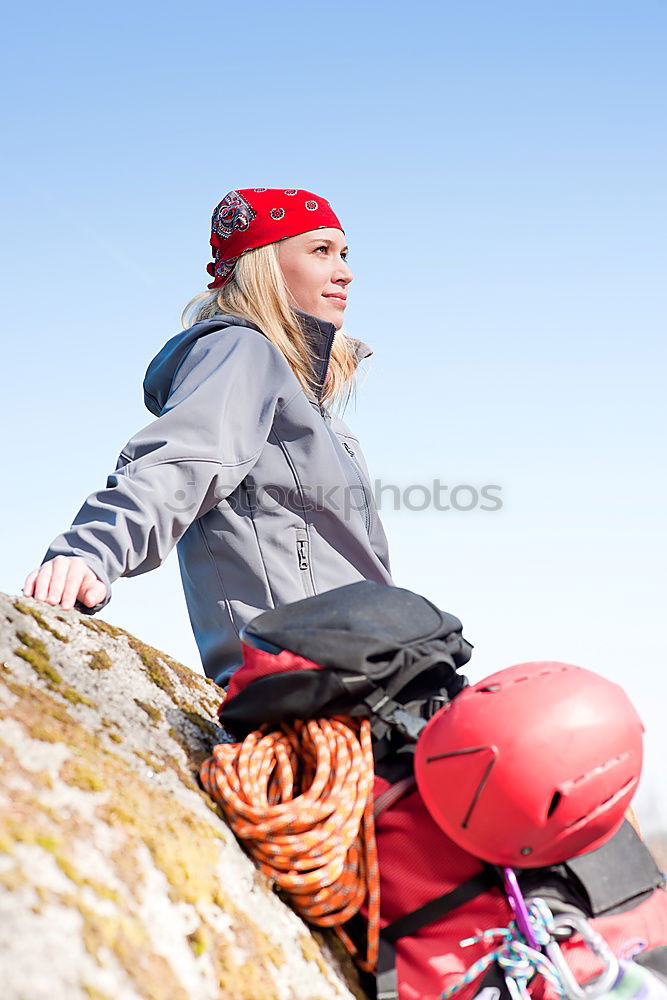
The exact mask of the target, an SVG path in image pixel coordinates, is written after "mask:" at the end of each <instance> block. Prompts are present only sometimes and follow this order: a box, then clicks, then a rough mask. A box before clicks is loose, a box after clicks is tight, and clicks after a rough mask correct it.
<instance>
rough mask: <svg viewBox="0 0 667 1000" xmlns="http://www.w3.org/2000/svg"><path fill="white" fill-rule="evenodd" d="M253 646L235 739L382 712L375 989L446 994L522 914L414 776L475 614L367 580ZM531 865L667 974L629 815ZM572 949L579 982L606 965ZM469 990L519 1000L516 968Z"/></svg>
mask: <svg viewBox="0 0 667 1000" xmlns="http://www.w3.org/2000/svg"><path fill="white" fill-rule="evenodd" d="M241 639H242V641H243V656H244V662H243V666H241V667H240V668H239V669H238V670H237V671H236V673H235V674H234V675H233V676H232V678H231V680H230V683H229V687H228V690H227V696H226V698H225V701H224V702H223V703H222V705H221V707H220V711H219V717H220V721H221V723H222V725H223V726H224V727H225V728H226V729H227V730H228V731H230V733H231V734H233V737H234V738H235V739H242V738H243V737H244V736H245V735H246V734H247V733H248V732H250V731H252V730H254V729H256V728H257V727H259V726H260V725H262V724H266V723H272V724H273V723H275V724H277V723H280V722H283V721H289V720H293V719H311V718H320V717H322V716H341V715H345V716H352V717H367V718H369V719H370V722H371V731H372V734H373V755H374V759H375V772H376V776H375V814H376V818H375V837H376V843H377V851H378V859H379V866H380V906H381V909H380V926H381V936H380V955H379V961H378V968H377V985H376V987H375V984H371V983H370V981H368V980H367V981H366V982H365V985H366V987H367V988H368V989H369V990H370V989H374V988H376V989H377V997H378V1000H436V998H439V997H440V995H441V993H442V991H443V989H447V988H450V987H452V986H454V985H456V984H459V983H461V981H462V979H463V977H464V974H465V973H466V970H468V969H469V968H470V967H471V966H472V965H473V963H475V962H476V961H477V960H480V959H483V958H484V957H485V956H488V955H489V954H490V953H491V952H492V951H493V949H494V947H495V946H496V945H495V943H494V942H493V941H492V940H485V941H480V942H477V943H476V944H473V945H470V946H467V947H462V945H461V941H463V940H465V939H469V938H471V937H474V936H476V935H478V934H481V933H482V932H483V931H485V930H488V929H489V928H492V927H505V926H507V924H508V923H509V922H510V920H511V919H512V911H511V909H510V906H509V903H508V901H507V897H506V895H505V893H504V890H503V888H502V879H501V877H500V872H499V869H497V868H495V867H494V866H492V865H489V864H485V863H483V862H481V861H479V860H478V859H476V858H474V857H473V856H472V855H470V854H467V853H466V852H465V851H464V850H462V849H461V848H460V847H458V846H457V845H456V844H455V843H454V842H453V841H452V840H450V839H449V838H448V837H447V836H446V835H445V833H444V832H443V831H442V830H441V829H440V827H439V826H437V825H436V823H435V821H434V820H433V819H432V817H431V815H430V813H429V812H428V810H427V808H426V806H425V804H424V802H423V800H422V798H421V795H420V793H419V791H418V789H417V788H416V784H415V780H414V774H413V753H414V747H415V743H416V740H417V738H418V736H419V733H420V732H421V729H422V728H423V727H424V725H425V724H426V722H427V721H428V719H429V718H430V717H431V716H432V715H433V714H434V713H435V712H436V711H437V710H438V709H439V708H441V707H442V706H443V705H444V704H446V702H447V701H449V700H451V699H452V698H454V697H456V695H457V694H458V693H459V692H460V691H461V690H463V688H464V687H465V686H466V684H467V681H466V679H465V677H463V676H462V675H460V674H459V673H458V670H459V668H460V667H461V666H463V665H465V663H467V662H468V660H469V659H470V655H471V650H472V646H471V645H470V643H468V642H467V641H466V640H465V639H464V638H463V636H462V626H461V622H460V621H459V620H458V619H457V618H456V617H454V616H453V615H450V614H447V613H445V612H442V611H440V610H439V609H438V608H437V607H436V606H435V605H434V604H432V603H431V602H430V601H428V600H427V599H426V598H424V597H422V596H420V595H418V594H415V593H413V592H412V591H409V590H405V589H403V588H399V587H393V586H388V585H385V584H377V583H374V582H372V581H367V580H362V581H359V582H357V583H354V584H349V585H347V586H344V587H339V588H336V589H334V590H330V591H326V592H324V593H322V594H319V595H316V596H314V597H308V598H305V599H303V600H300V601H297V602H295V603H293V604H288V605H284V606H282V607H280V608H277V609H275V610H271V611H266V612H263V613H262V614H260V615H259V616H257V617H256V618H255V619H253V620H252V621H251V622H250V623H249V624H248V625H246V626H245V628H244V629H242V631H241ZM517 874H518V875H519V881H520V884H521V886H522V889H523V891H524V895H526V896H530V897H535V896H539V897H540V898H544V899H545V900H546V901H547V902H548V903H549V905H550V906H551V907H552V909H553V911H554V912H571V913H578V914H583V915H584V916H585V917H587V918H589V919H590V920H591V925H592V926H593V927H594V928H595V929H596V930H597V931H599V933H600V934H602V935H603V937H604V938H605V940H607V942H608V943H609V945H610V946H611V948H612V949H613V951H614V952H615V953H616V954H617V955H621V956H622V957H625V958H634V960H635V962H638V963H639V964H642V963H644V964H646V966H647V967H650V968H652V969H653V970H657V971H658V973H659V974H664V975H665V980H666V981H667V894H666V893H665V892H664V889H663V884H664V883H663V877H662V875H661V873H660V872H659V871H658V869H657V867H656V865H655V862H654V861H653V859H652V857H651V855H650V854H649V852H648V850H647V849H646V847H645V846H644V845H643V843H642V841H641V839H640V838H639V837H638V836H637V834H636V833H635V832H634V830H633V828H632V827H631V826H630V824H629V823H627V822H626V823H624V824H623V826H622V828H621V830H620V831H619V832H618V833H617V834H616V835H615V836H614V837H613V838H612V839H611V840H610V841H608V842H607V843H606V844H605V845H603V847H601V848H598V849H597V850H596V851H592V852H590V853H589V854H587V855H584V856H582V857H579V858H576V859H572V860H571V861H568V862H567V863H565V864H563V865H558V866H555V867H553V868H543V869H525V870H523V871H522V872H520V873H517ZM363 917H364V911H363V910H362V911H361V912H360V914H358V915H357V916H356V917H354V918H353V919H352V920H351V921H349V923H348V924H347V925H346V929H347V933H348V934H349V935H350V937H351V938H353V939H355V938H356V940H357V941H360V939H361V938H362V937H363V933H364V924H363ZM561 947H562V950H563V953H564V954H565V955H566V957H567V961H568V964H569V965H570V967H571V968H572V971H573V972H574V974H575V976H576V977H577V979H578V980H579V981H580V982H582V981H587V980H588V979H590V978H591V977H593V976H595V975H597V974H598V973H599V971H600V970H601V968H602V966H601V963H600V961H599V959H598V958H597V957H596V956H595V955H594V954H593V952H591V951H590V950H589V949H588V948H587V947H586V945H585V943H583V942H582V941H581V940H580V939H579V938H578V937H577V936H576V935H575V936H574V938H573V939H572V940H570V941H567V942H565V943H563V944H562V946H561ZM487 988H489V989H492V990H493V991H494V992H493V993H492V994H491V993H485V992H484V991H485V990H486V989H487ZM530 990H531V992H533V993H534V995H535V996H536V997H539V998H540V1000H542V997H544V998H545V1000H555V997H556V996H557V994H556V993H555V992H554V991H553V988H551V987H545V986H544V981H543V980H542V979H541V978H540V977H535V979H534V980H533V982H532V983H531V986H530ZM457 996H458V997H459V998H460V1000H470V998H472V997H473V996H480V997H483V998H484V1000H501V997H503V996H506V997H507V998H508V1000H509V997H510V994H509V993H508V992H507V988H506V986H505V980H504V977H503V975H502V971H501V970H499V967H498V966H497V965H490V966H489V968H488V969H486V970H485V971H484V972H483V974H480V975H478V976H477V977H475V978H473V979H472V980H471V981H470V982H468V983H467V984H466V985H465V987H464V988H462V989H461V990H460V991H459V992H458V993H457Z"/></svg>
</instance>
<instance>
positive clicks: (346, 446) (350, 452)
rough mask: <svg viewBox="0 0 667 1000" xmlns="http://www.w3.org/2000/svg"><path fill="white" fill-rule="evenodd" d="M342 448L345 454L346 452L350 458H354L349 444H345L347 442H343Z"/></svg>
mask: <svg viewBox="0 0 667 1000" xmlns="http://www.w3.org/2000/svg"><path fill="white" fill-rule="evenodd" d="M343 448H345V451H346V452H347V453H348V454H349V455H351V456H352V458H354V452H353V451H352V449H351V448H350V446H349V444H348V443H347V441H343Z"/></svg>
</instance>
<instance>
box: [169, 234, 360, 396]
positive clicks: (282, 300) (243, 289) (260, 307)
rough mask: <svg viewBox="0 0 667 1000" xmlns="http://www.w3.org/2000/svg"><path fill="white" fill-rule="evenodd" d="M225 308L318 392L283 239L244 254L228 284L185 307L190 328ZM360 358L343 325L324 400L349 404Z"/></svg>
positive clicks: (184, 319)
mask: <svg viewBox="0 0 667 1000" xmlns="http://www.w3.org/2000/svg"><path fill="white" fill-rule="evenodd" d="M220 313H223V314H224V313H227V314H231V315H234V316H241V317H243V319H247V320H250V322H251V323H255V324H256V326H258V327H259V328H260V330H261V331H262V333H263V334H264V335H265V336H266V337H267V338H268V339H269V340H270V341H271V343H272V344H275V346H276V347H277V348H278V350H279V351H282V353H283V355H284V356H285V359H286V360H287V362H288V364H289V366H290V367H291V369H292V371H293V372H294V374H295V375H296V377H297V379H298V380H299V382H300V383H301V386H302V387H303V390H304V392H305V393H306V394H307V395H310V396H313V397H315V398H317V388H318V386H317V381H316V377H315V372H314V370H313V366H312V364H311V361H310V354H309V351H308V346H309V345H308V334H307V332H306V330H305V329H304V328H303V327H302V325H301V322H300V317H299V315H298V314H297V313H296V312H295V311H294V309H292V307H291V305H290V304H289V300H288V296H287V288H286V286H285V280H284V278H283V273H282V270H281V268H280V263H279V259H278V248H277V244H275V243H270V244H268V246H264V247H258V248H257V249H256V250H248V251H247V252H246V253H244V254H242V255H241V257H239V259H238V261H237V262H236V266H235V268H234V271H233V274H232V277H231V279H230V281H228V282H227V284H226V285H223V286H222V287H221V288H214V289H212V290H211V291H206V292H202V293H201V294H199V295H195V297H194V298H193V299H191V300H190V301H189V302H188V304H187V305H186V307H185V309H184V310H183V313H182V316H181V321H182V323H183V326H184V327H185V328H187V327H189V326H192V325H193V324H194V323H198V322H200V321H201V320H205V319H212V318H213V317H214V316H218V315H220ZM356 369H357V363H356V358H355V354H354V351H353V348H352V345H351V343H350V340H349V337H348V336H347V334H345V333H343V331H342V330H338V332H337V333H336V336H335V338H334V342H333V346H332V348H331V360H330V362H329V370H328V376H327V381H326V385H325V387H324V392H323V394H322V403H325V402H327V401H332V402H336V403H337V404H338V405H339V406H341V407H342V408H344V406H346V405H347V402H348V401H349V399H350V396H351V395H352V392H353V391H356V388H357V371H356Z"/></svg>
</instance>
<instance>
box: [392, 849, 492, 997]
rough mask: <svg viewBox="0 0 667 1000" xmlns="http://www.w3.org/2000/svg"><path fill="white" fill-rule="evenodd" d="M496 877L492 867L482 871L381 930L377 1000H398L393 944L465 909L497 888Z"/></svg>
mask: <svg viewBox="0 0 667 1000" xmlns="http://www.w3.org/2000/svg"><path fill="white" fill-rule="evenodd" d="M499 884H500V883H499V878H498V873H497V871H496V869H495V868H494V867H493V865H485V866H484V868H483V869H482V870H481V871H480V872H478V873H477V875H473V877H472V878H469V879H468V881H467V882H462V883H461V885H459V886H457V887H456V889H452V891H451V892H446V893H444V895H442V896H438V897H437V898H436V899H432V900H430V901H429V902H428V903H425V904H424V906H420V907H419V908H418V909H417V910H413V911H412V913H406V914H405V915H404V916H402V917H399V918H398V920H394V921H392V923H390V924H387V926H386V927H383V928H382V929H381V930H380V951H379V954H378V962H377V972H376V981H377V1000H398V976H397V974H396V949H395V948H394V944H395V943H396V941H398V940H399V939H400V938H403V937H411V936H412V935H413V934H416V933H417V931H418V930H420V929H421V928H422V927H426V926H427V925H428V924H432V923H434V922H435V921H436V920H440V919H441V918H442V917H446V916H447V914H448V913H451V912H452V910H456V909H458V907H459V906H465V904H466V903H470V902H472V900H473V899H476V898H477V897H478V896H481V895H483V893H485V892H488V890H489V889H492V888H494V886H498V885H499Z"/></svg>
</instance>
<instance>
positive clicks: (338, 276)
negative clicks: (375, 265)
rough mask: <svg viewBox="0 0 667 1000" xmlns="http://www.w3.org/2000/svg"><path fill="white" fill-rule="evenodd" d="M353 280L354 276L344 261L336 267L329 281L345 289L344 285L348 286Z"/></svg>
mask: <svg viewBox="0 0 667 1000" xmlns="http://www.w3.org/2000/svg"><path fill="white" fill-rule="evenodd" d="M353 279H354V275H353V274H352V271H351V270H350V269H349V267H348V266H347V264H346V263H345V261H344V260H341V261H340V263H339V265H338V266H337V267H336V271H335V273H334V274H333V275H332V279H331V280H332V281H334V282H335V283H336V284H338V285H343V287H345V286H346V285H349V284H350V282H351V281H352V280H353Z"/></svg>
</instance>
